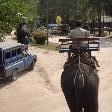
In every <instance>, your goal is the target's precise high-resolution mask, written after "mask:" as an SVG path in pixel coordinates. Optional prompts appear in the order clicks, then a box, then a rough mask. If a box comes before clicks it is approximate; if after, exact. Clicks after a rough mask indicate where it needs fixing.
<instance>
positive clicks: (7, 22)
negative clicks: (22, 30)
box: [0, 0, 33, 33]
mask: <svg viewBox="0 0 112 112" xmlns="http://www.w3.org/2000/svg"><path fill="white" fill-rule="evenodd" d="M26 20H27V21H31V20H33V14H32V7H31V5H29V4H28V3H26V2H25V1H23V0H0V32H2V33H5V32H7V33H8V32H10V31H11V29H12V28H13V27H16V26H17V25H18V23H20V22H22V21H26Z"/></svg>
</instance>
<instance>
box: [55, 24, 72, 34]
mask: <svg viewBox="0 0 112 112" xmlns="http://www.w3.org/2000/svg"><path fill="white" fill-rule="evenodd" d="M69 32H70V27H69V25H68V24H61V25H59V26H58V29H57V33H58V35H60V36H61V35H68V33H69Z"/></svg>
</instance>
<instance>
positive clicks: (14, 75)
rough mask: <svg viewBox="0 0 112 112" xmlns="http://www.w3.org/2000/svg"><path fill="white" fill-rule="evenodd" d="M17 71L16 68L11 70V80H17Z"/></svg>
mask: <svg viewBox="0 0 112 112" xmlns="http://www.w3.org/2000/svg"><path fill="white" fill-rule="evenodd" d="M17 73H18V72H17V70H14V71H13V73H12V76H11V80H12V81H16V80H17Z"/></svg>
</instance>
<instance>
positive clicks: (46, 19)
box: [46, 0, 49, 45]
mask: <svg viewBox="0 0 112 112" xmlns="http://www.w3.org/2000/svg"><path fill="white" fill-rule="evenodd" d="M46 27H47V45H48V44H49V37H48V36H49V35H48V0H46Z"/></svg>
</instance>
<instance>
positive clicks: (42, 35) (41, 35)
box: [32, 28, 47, 44]
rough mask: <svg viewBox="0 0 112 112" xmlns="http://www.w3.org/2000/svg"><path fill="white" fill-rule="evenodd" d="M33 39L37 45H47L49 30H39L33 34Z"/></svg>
mask: <svg viewBox="0 0 112 112" xmlns="http://www.w3.org/2000/svg"><path fill="white" fill-rule="evenodd" d="M32 38H33V39H34V40H35V42H36V43H37V44H45V42H46V39H47V30H46V29H44V28H39V29H37V30H36V31H34V32H33V34H32Z"/></svg>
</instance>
